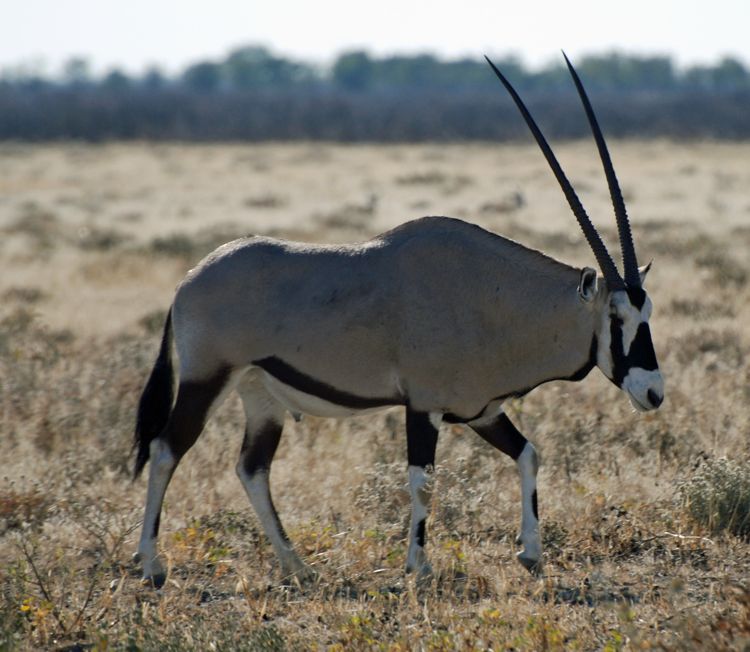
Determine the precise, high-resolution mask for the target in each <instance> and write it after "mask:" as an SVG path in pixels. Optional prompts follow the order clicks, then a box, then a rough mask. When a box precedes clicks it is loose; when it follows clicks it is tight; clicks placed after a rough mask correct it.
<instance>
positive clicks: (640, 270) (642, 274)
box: [638, 260, 654, 285]
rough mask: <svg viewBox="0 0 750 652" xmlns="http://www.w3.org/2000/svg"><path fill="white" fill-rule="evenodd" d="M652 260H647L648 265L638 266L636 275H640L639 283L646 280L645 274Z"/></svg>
mask: <svg viewBox="0 0 750 652" xmlns="http://www.w3.org/2000/svg"><path fill="white" fill-rule="evenodd" d="M653 262H654V261H653V260H649V261H648V265H642V266H641V267H639V268H638V276H640V277H641V285H643V281H645V280H646V275H647V274H648V270H650V269H651V263H653Z"/></svg>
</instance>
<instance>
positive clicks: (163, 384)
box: [133, 309, 174, 479]
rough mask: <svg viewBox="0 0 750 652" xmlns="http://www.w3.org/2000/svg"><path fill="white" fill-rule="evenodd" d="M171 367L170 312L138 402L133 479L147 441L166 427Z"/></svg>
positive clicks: (143, 458) (142, 463)
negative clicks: (154, 360) (152, 366)
mask: <svg viewBox="0 0 750 652" xmlns="http://www.w3.org/2000/svg"><path fill="white" fill-rule="evenodd" d="M172 376H173V368H172V310H171V309H170V311H169V314H168V315H167V321H166V322H165V324H164V334H163V335H162V338H161V348H160V349H159V356H158V357H157V358H156V362H155V363H154V368H153V369H152V370H151V375H150V376H149V378H148V382H147V383H146V387H144V389H143V393H142V394H141V399H140V401H139V403H138V418H137V421H136V424H135V437H134V441H133V448H134V449H135V450H136V458H135V468H134V470H133V479H135V478H137V477H138V476H139V475H140V473H141V471H142V470H143V467H144V466H145V465H146V462H148V456H149V449H150V446H151V442H152V441H153V440H154V439H156V437H158V436H159V434H161V431H162V430H164V427H165V426H166V425H167V421H168V420H169V415H170V414H171V412H172V404H173V402H174V380H173V377H172Z"/></svg>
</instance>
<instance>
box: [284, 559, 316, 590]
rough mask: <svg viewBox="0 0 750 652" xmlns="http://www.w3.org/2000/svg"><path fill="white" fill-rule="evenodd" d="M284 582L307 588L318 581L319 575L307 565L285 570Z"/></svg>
mask: <svg viewBox="0 0 750 652" xmlns="http://www.w3.org/2000/svg"><path fill="white" fill-rule="evenodd" d="M282 572H283V574H284V582H285V583H286V582H290V581H291V582H293V583H297V584H299V585H300V586H306V585H308V584H313V583H315V581H316V580H317V579H318V573H316V572H315V571H314V570H313V569H312V568H310V567H309V566H307V565H304V564H303V565H302V566H300V567H298V568H295V569H288V568H287V569H284V570H283V571H282Z"/></svg>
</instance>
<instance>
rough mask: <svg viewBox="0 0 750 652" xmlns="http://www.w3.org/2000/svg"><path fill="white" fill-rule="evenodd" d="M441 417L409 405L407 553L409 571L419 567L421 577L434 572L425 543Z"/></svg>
mask: <svg viewBox="0 0 750 652" xmlns="http://www.w3.org/2000/svg"><path fill="white" fill-rule="evenodd" d="M441 420H442V415H440V414H430V413H427V412H414V411H412V410H410V409H409V408H407V409H406V444H407V457H408V460H409V492H410V494H411V526H410V527H409V549H408V551H407V553H406V572H407V573H409V572H412V571H416V572H417V575H418V576H420V577H425V576H428V575H430V574H431V573H432V567H431V566H430V563H429V561H428V559H427V554H426V553H425V550H424V546H425V536H426V529H427V528H426V524H427V516H428V515H429V508H430V501H431V498H432V485H433V472H434V466H435V448H436V447H437V440H438V431H439V428H440V421H441Z"/></svg>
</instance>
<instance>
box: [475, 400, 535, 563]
mask: <svg viewBox="0 0 750 652" xmlns="http://www.w3.org/2000/svg"><path fill="white" fill-rule="evenodd" d="M469 425H470V426H471V427H472V429H473V430H474V431H476V432H477V433H478V434H479V435H480V436H481V437H482V438H483V439H484V440H486V441H487V442H489V443H490V444H492V445H493V446H494V447H495V448H497V449H498V450H501V451H502V452H503V453H505V454H506V455H509V456H510V457H511V458H512V459H513V460H514V461H515V463H516V466H517V468H518V473H519V475H520V477H521V534H520V535H519V537H518V539H519V541H518V542H519V543H520V544H521V545H523V550H521V552H519V553H518V555H517V557H518V561H519V562H521V564H523V566H524V567H525V568H526V569H527V570H529V571H531V572H535V573H536V572H539V571H540V570H541V567H542V541H541V538H540V535H539V513H538V509H537V493H536V475H537V471H538V470H539V458H538V456H537V453H536V449H535V448H534V446H533V445H532V443H531V442H530V441H528V440H527V439H526V437H524V436H523V435H522V434H521V433H520V432H519V431H518V429H517V428H516V427H515V426H514V425H513V423H512V422H511V420H510V419H509V418H508V417H507V416H506V415H505V413H504V412H502V411H500V412H499V413H498V414H496V415H494V416H492V417H489V418H486V419H484V418H483V419H478V420H477V421H474V422H471V423H469Z"/></svg>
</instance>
